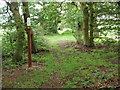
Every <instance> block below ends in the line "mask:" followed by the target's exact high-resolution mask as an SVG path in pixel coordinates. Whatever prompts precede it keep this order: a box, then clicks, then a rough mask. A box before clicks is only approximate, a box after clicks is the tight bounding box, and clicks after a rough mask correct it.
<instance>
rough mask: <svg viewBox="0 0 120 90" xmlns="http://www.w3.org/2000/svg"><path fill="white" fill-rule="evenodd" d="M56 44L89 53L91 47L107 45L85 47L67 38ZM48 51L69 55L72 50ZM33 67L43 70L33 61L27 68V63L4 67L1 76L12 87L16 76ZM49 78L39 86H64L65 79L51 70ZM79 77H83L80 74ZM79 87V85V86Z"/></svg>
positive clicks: (104, 68) (57, 58)
mask: <svg viewBox="0 0 120 90" xmlns="http://www.w3.org/2000/svg"><path fill="white" fill-rule="evenodd" d="M57 45H58V47H59V48H60V50H64V49H67V48H70V47H72V48H74V49H76V50H77V51H80V52H82V53H86V52H87V53H91V52H92V49H94V48H95V49H102V48H107V46H105V45H95V47H94V48H90V47H85V46H84V45H82V44H81V45H78V44H77V43H76V42H70V41H68V40H60V41H58V43H57ZM50 52H51V53H56V52H59V53H60V54H66V55H70V53H69V52H72V51H69V52H67V53H64V52H60V51H58V50H50ZM106 52H107V51H106ZM55 58H56V60H57V62H58V63H61V61H62V60H60V58H59V57H57V56H55ZM98 68H100V70H101V71H104V70H106V67H104V66H101V67H98ZM35 69H36V70H44V66H43V65H42V64H36V63H35V62H33V66H32V68H28V65H27V64H24V65H22V66H20V67H18V68H15V69H6V68H4V69H3V76H2V78H3V80H8V81H10V82H11V87H12V86H14V84H15V83H14V82H15V81H17V79H18V77H22V76H23V75H24V74H25V73H28V72H33V70H35ZM86 69H88V67H86V68H83V69H82V70H86ZM56 70H59V68H56ZM74 76H75V75H70V76H67V77H65V79H66V80H70V79H72V78H73V77H74ZM76 77H77V76H76ZM78 77H80V76H78ZM49 78H50V80H49V81H47V82H46V83H43V84H42V85H41V86H40V88H63V87H64V86H65V83H64V82H65V81H63V80H61V79H60V75H59V74H58V73H57V72H53V74H52V75H50V76H49ZM81 78H83V77H82V76H81ZM4 87H5V88H7V87H10V86H7V85H6V86H4ZM79 87H81V86H79ZM96 87H97V86H96ZM82 88H86V90H87V87H82ZM88 90H89V89H88Z"/></svg>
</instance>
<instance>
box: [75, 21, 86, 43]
mask: <svg viewBox="0 0 120 90" xmlns="http://www.w3.org/2000/svg"><path fill="white" fill-rule="evenodd" d="M74 37H75V38H76V40H77V43H78V44H83V41H84V38H83V30H82V22H80V21H78V29H77V31H75V32H74Z"/></svg>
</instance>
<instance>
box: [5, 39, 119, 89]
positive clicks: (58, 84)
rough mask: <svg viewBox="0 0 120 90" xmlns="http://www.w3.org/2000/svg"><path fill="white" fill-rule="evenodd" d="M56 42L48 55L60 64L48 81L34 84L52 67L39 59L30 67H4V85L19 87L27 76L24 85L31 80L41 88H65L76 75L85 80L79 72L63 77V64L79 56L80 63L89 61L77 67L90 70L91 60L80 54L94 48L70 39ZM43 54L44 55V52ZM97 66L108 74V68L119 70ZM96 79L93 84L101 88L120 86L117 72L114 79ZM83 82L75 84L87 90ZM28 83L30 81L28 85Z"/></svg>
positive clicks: (114, 69)
mask: <svg viewBox="0 0 120 90" xmlns="http://www.w3.org/2000/svg"><path fill="white" fill-rule="evenodd" d="M56 44H57V48H51V49H50V51H49V53H48V56H49V55H50V54H52V55H53V57H54V59H51V60H54V61H53V62H55V63H56V64H59V66H55V68H54V67H52V69H53V71H52V73H51V74H50V75H48V78H49V79H48V81H46V82H42V83H40V84H38V83H37V84H35V85H34V82H36V81H37V79H39V78H41V76H39V75H43V74H44V73H43V74H42V72H45V69H46V68H47V69H49V68H50V67H46V66H45V65H44V64H45V63H44V61H39V62H38V63H37V62H33V67H32V68H29V69H28V68H27V64H24V65H22V66H20V67H18V68H14V69H4V70H3V80H4V82H3V87H15V86H16V85H17V87H19V81H20V80H21V79H22V78H23V77H27V78H26V80H25V84H22V85H23V87H24V85H25V87H28V86H29V82H30V80H31V81H32V84H33V86H32V87H31V85H30V87H31V88H35V87H36V85H37V87H40V88H65V86H66V82H67V81H71V82H72V79H73V78H74V77H75V78H80V79H82V78H83V80H84V76H85V75H82V76H81V75H79V73H78V74H77V75H78V76H76V74H72V72H71V73H69V75H68V76H67V77H64V78H62V77H61V76H62V72H63V73H64V72H65V70H64V69H61V66H62V65H65V64H64V63H66V62H69V60H70V61H71V60H72V61H74V57H76V58H78V64H80V65H84V64H86V63H88V65H84V66H83V68H81V66H80V67H79V66H78V67H77V69H80V71H83V72H84V71H86V70H89V67H90V66H91V65H90V64H89V62H85V61H84V60H81V56H80V55H84V53H87V55H89V54H88V53H91V51H92V49H91V48H85V47H84V46H83V45H82V44H81V45H77V44H76V42H75V41H69V40H58V41H57V42H56ZM95 48H96V47H95ZM97 48H98V49H99V48H104V46H100V47H99V46H98V47H97ZM74 53H75V54H74ZM77 53H78V55H77ZM79 53H82V54H79ZM40 54H41V53H38V56H37V57H41V56H39V55H40ZM43 55H44V53H43ZM62 56H64V58H63V57H62ZM90 56H91V55H90ZM68 57H69V58H68ZM71 57H73V59H71ZM83 57H84V56H83ZM88 57H89V56H88ZM47 58H48V61H49V57H47ZM84 58H86V56H85V57H84ZM87 59H88V58H87ZM85 60H86V59H85ZM113 61H115V60H113ZM53 62H52V63H53ZM84 62H85V63H84ZM95 62H96V61H95ZM52 63H51V64H52ZM72 63H73V62H72ZM75 63H76V64H77V61H76V62H75ZM48 64H50V63H48ZM66 64H67V65H68V66H69V65H70V64H71V62H70V63H66ZM76 64H73V66H74V65H76ZM67 65H66V66H67ZM51 66H52V65H51ZM93 66H94V65H93ZM70 67H71V66H70ZM97 68H99V73H104V74H106V75H109V74H111V72H108V73H107V72H106V70H107V69H108V70H109V69H110V70H111V69H113V71H117V68H116V67H114V66H111V67H105V66H103V65H102V66H101V65H98V66H97ZM72 69H73V68H72ZM73 70H74V71H76V70H75V69H73ZM35 71H38V72H39V73H38V74H34V72H35ZM48 71H49V70H48ZM59 71H60V72H59ZM87 73H88V72H87ZM80 74H81V73H80ZM36 75H38V76H37V77H38V78H37V79H34V80H35V81H34V80H32V78H33V77H35V76H36ZM46 78H47V77H46V76H45V78H44V79H43V80H42V81H44V80H45V79H46ZM91 78H95V77H94V76H93V75H91ZM95 80H96V82H95V83H93V86H95V87H96V88H99V87H102V86H108V85H109V86H118V82H117V75H115V74H114V75H113V76H112V79H111V78H110V79H108V80H107V81H105V82H103V81H104V80H101V79H98V80H97V79H95ZM99 80H100V81H99ZM7 82H11V83H9V84H7ZM81 82H82V81H79V82H78V83H76V84H75V85H76V86H77V87H79V88H85V90H87V89H86V87H83V85H81ZM27 83H28V86H26V84H27ZM107 84H108V85H107ZM20 86H21V84H20ZM85 86H87V85H85ZM93 86H92V87H93ZM88 90H89V89H88Z"/></svg>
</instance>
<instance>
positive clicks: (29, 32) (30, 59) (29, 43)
mask: <svg viewBox="0 0 120 90" xmlns="http://www.w3.org/2000/svg"><path fill="white" fill-rule="evenodd" d="M27 35H28V67H32V45H31V27H30V18H28V19H27Z"/></svg>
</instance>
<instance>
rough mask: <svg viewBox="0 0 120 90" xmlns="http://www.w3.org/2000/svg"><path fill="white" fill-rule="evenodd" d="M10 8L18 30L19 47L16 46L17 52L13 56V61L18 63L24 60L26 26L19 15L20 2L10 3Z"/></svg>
mask: <svg viewBox="0 0 120 90" xmlns="http://www.w3.org/2000/svg"><path fill="white" fill-rule="evenodd" d="M7 4H8V6H9V7H10V10H11V12H12V13H13V17H14V21H15V26H16V30H17V33H18V34H17V35H18V36H17V45H16V51H15V53H14V55H13V61H15V62H18V61H21V60H22V59H23V50H24V49H23V45H24V29H25V28H24V24H23V21H22V18H21V17H20V13H19V7H18V2H17V1H16V2H11V3H8V2H7Z"/></svg>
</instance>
